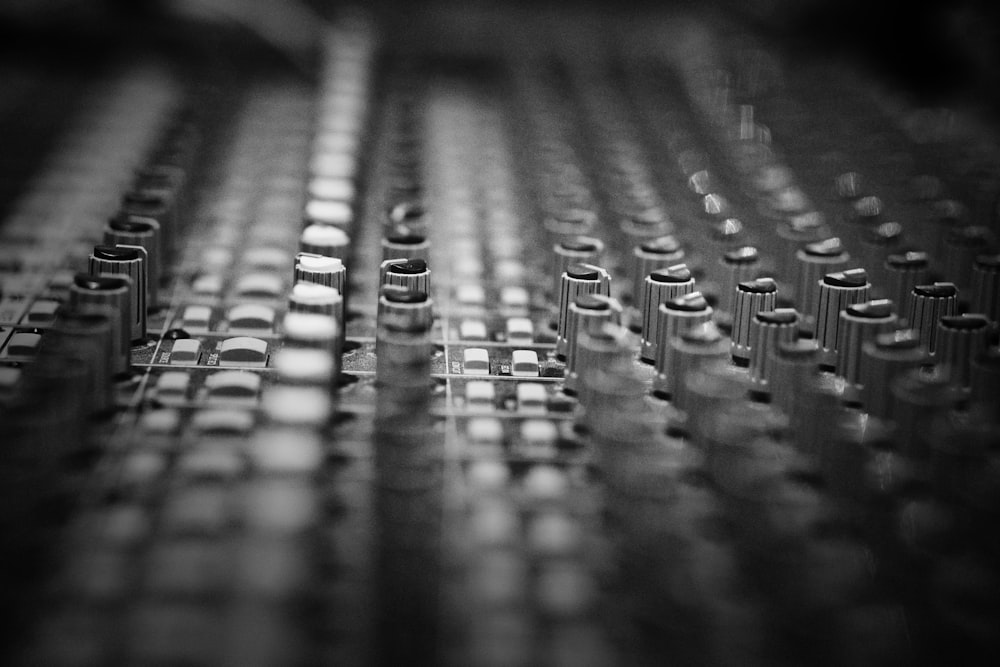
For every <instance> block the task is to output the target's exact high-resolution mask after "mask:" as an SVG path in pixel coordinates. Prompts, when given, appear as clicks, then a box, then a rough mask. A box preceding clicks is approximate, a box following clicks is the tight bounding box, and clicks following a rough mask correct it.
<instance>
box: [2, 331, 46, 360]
mask: <svg viewBox="0 0 1000 667" xmlns="http://www.w3.org/2000/svg"><path fill="white" fill-rule="evenodd" d="M41 340H42V336H41V334H36V333H28V332H26V331H19V332H17V333H15V334H14V335H13V336H11V337H10V340H9V341H7V349H6V352H7V354H12V355H17V356H22V357H30V356H32V355H34V354H35V352H37V351H38V344H39V343H40V342H41Z"/></svg>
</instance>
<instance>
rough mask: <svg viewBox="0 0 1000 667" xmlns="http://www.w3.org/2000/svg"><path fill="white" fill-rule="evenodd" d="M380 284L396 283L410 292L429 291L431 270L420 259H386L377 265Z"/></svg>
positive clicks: (427, 292) (426, 292) (428, 292)
mask: <svg viewBox="0 0 1000 667" xmlns="http://www.w3.org/2000/svg"><path fill="white" fill-rule="evenodd" d="M379 276H380V281H379V284H381V285H398V286H400V287H403V288H405V289H407V290H410V291H412V292H424V293H425V294H430V291H431V270H430V269H428V268H427V262H426V261H424V260H422V259H387V260H385V261H384V262H382V265H381V266H380V267H379Z"/></svg>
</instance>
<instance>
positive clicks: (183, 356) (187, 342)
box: [170, 338, 201, 364]
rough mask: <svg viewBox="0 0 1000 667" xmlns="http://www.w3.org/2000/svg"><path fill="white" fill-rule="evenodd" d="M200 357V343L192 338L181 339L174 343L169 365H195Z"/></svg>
mask: <svg viewBox="0 0 1000 667" xmlns="http://www.w3.org/2000/svg"><path fill="white" fill-rule="evenodd" d="M200 355H201V341H199V340H197V339H194V338H181V339H179V340H175V341H174V346H173V348H172V349H171V350H170V363H171V364H197V363H198V357H199V356H200Z"/></svg>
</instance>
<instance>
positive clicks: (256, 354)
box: [219, 336, 267, 366]
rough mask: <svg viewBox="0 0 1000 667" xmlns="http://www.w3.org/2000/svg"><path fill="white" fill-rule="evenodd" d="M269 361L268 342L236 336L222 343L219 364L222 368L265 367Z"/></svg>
mask: <svg viewBox="0 0 1000 667" xmlns="http://www.w3.org/2000/svg"><path fill="white" fill-rule="evenodd" d="M266 361H267V342H266V341H263V340H261V339H260V338H251V337H250V336H236V337H235V338H227V339H226V340H224V341H222V345H221V346H220V347H219V364H220V365H222V366H263V365H264V364H265V363H266Z"/></svg>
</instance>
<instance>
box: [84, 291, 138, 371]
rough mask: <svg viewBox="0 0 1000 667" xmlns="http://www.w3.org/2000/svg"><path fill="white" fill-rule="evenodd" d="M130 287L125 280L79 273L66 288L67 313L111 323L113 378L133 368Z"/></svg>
mask: <svg viewBox="0 0 1000 667" xmlns="http://www.w3.org/2000/svg"><path fill="white" fill-rule="evenodd" d="M131 301H132V284H131V281H130V280H129V278H128V277H126V276H114V275H102V276H92V275H90V274H89V273H78V274H76V275H75V276H73V283H72V284H71V285H70V286H69V305H70V310H72V311H74V312H77V313H81V314H99V315H106V316H108V317H110V318H111V320H112V325H111V326H112V336H111V353H110V356H111V360H112V362H113V369H114V370H113V372H114V373H115V374H120V373H126V372H128V370H129V368H131V366H132V321H131V313H132V306H131Z"/></svg>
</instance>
